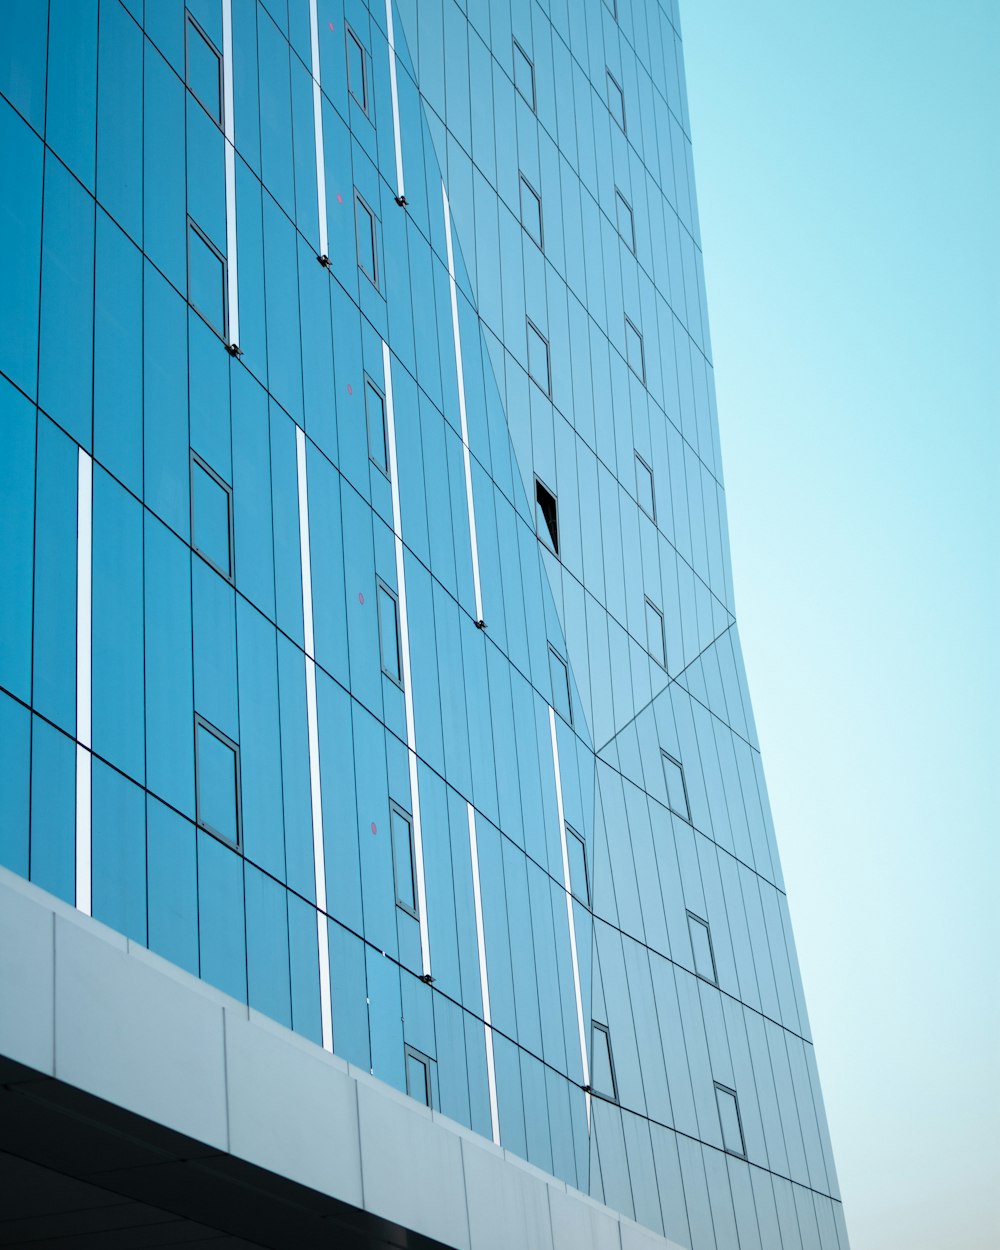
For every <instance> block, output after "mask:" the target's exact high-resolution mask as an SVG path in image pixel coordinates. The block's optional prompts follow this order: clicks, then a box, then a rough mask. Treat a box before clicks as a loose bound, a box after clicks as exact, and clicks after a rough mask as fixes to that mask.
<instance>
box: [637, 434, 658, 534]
mask: <svg viewBox="0 0 1000 1250" xmlns="http://www.w3.org/2000/svg"><path fill="white" fill-rule="evenodd" d="M635 462H636V463H635V467H636V483H635V499H636V503H637V504H638V505H639V507H640V508H641V509H642V512H643V514H644V515H645V516H648V517H649V519H650V520H651V521H652V522H653V524H654V525H655V524H656V477H655V475H654V473H653V466H652V465H651V464H649V463H648V461H647V460H646V458H645V456H642V455H640V454H639V452H638V451H636V453H635ZM639 465H642V467H643V468H644V469H645V470H646V472H647V473H648V474H649V497H650V499H651V500H652V503H653V511H652V512H647V511H646V509H645V507H643V502H642V498H641V492H640V490H639V479H638V472H639Z"/></svg>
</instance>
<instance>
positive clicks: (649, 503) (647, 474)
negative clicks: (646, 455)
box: [635, 452, 656, 521]
mask: <svg viewBox="0 0 1000 1250" xmlns="http://www.w3.org/2000/svg"><path fill="white" fill-rule="evenodd" d="M635 495H636V498H637V499H638V500H639V507H640V508H641V509H642V510H643V512H645V514H646V515H647V516H648V517H650V519H651V520H653V521H655V520H656V498H655V496H654V494H653V470H652V469H651V468H650V467H649V465H648V464H647V463H646V462H645V460H643V458H642V456H640V455H639V453H638V452H636V453H635Z"/></svg>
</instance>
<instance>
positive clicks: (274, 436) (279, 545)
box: [271, 402, 303, 646]
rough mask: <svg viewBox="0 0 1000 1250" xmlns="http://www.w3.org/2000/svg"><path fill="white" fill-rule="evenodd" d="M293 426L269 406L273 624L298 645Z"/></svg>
mask: <svg viewBox="0 0 1000 1250" xmlns="http://www.w3.org/2000/svg"><path fill="white" fill-rule="evenodd" d="M295 442H296V434H295V425H294V424H293V422H291V421H289V419H288V417H287V416H286V415H285V414H284V413H283V412H282V411H281V409H280V408H279V407H278V406H277V405H276V404H275V403H273V402H272V404H271V514H272V518H273V532H274V588H275V603H276V606H277V618H276V619H277V623H278V626H279V628H280V629H283V630H284V631H285V633H286V634H288V635H289V636H290V637H292V638H294V639H295V641H296V642H297V643H298V644H299V646H302V643H303V634H302V556H301V546H300V539H299V480H298V465H297V451H296V445H295Z"/></svg>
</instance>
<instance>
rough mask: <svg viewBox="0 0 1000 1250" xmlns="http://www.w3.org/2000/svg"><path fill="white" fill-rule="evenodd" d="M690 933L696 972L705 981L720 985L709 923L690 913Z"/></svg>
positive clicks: (688, 915)
mask: <svg viewBox="0 0 1000 1250" xmlns="http://www.w3.org/2000/svg"><path fill="white" fill-rule="evenodd" d="M687 918H688V932H689V933H690V934H691V954H692V956H693V957H694V970H695V972H696V973H697V974H698V976H700V977H701V979H702V980H703V981H711V982H712V983H713V984H714V985H718V983H719V976H718V973H717V972H716V970H715V952H714V951H713V950H712V932H711V930H710V929H709V927H708V921H707V920H702V918H701V917H700V916H696V915H695V914H694V912H693V911H689V912H688V914H687Z"/></svg>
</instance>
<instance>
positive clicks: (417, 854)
mask: <svg viewBox="0 0 1000 1250" xmlns="http://www.w3.org/2000/svg"><path fill="white" fill-rule="evenodd" d="M382 370H383V373H384V375H385V382H384V385H385V425H386V441H387V442H388V444H389V481H390V484H391V486H392V528H393V534H394V537H395V543H396V593H397V594H398V596H399V650H400V653H401V654H402V659H403V706H404V708H405V709H406V746H407V754H408V756H409V763H410V802H411V805H412V807H413V858H414V861H415V862H414V869H415V872H416V878H417V918H418V920H419V922H420V963H421V968H422V972H423V976H424V977H426V978H428V979H429V978H430V975H431V949H430V939H429V937H428V933H427V891H426V887H425V884H424V838H423V830H422V827H421V823H420V790H419V784H418V778H417V748H416V735H415V733H414V727H413V682H412V681H411V680H410V623H409V617H408V614H407V610H406V570H405V568H404V566H403V525H402V521H401V519H400V509H399V467H398V462H397V459H396V412H395V407H394V405H393V401H392V358H391V356H390V354H389V344H388V343H386V342H385V341H384V340H383V342H382Z"/></svg>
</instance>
